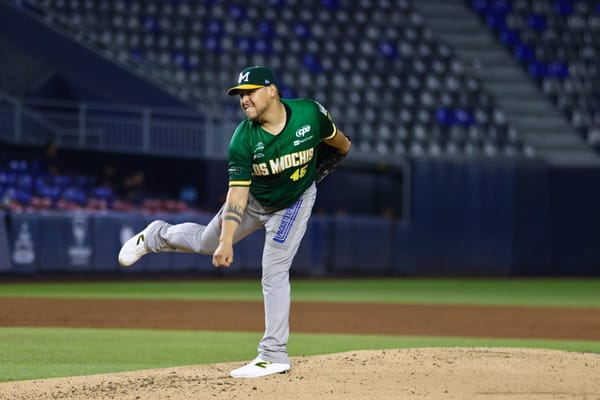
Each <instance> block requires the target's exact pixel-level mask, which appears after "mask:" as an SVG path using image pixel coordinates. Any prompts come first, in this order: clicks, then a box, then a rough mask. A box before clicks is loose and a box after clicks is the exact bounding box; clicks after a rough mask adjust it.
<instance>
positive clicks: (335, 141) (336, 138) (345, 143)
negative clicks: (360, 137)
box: [323, 127, 352, 154]
mask: <svg viewBox="0 0 600 400" xmlns="http://www.w3.org/2000/svg"><path fill="white" fill-rule="evenodd" d="M323 142H324V143H325V144H327V145H328V146H331V147H333V148H335V149H336V150H337V152H338V153H340V154H348V152H349V151H350V147H352V142H350V139H348V136H346V135H344V132H342V131H341V130H340V129H339V128H337V127H336V128H335V133H334V134H333V136H332V137H329V138H326V139H323Z"/></svg>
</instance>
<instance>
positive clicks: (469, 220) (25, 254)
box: [0, 160, 600, 276]
mask: <svg viewBox="0 0 600 400" xmlns="http://www.w3.org/2000/svg"><path fill="white" fill-rule="evenodd" d="M407 177H408V179H406V182H405V185H406V190H405V193H406V198H405V199H404V200H403V201H404V202H406V204H407V208H406V209H407V210H408V213H407V214H406V215H405V216H404V217H403V218H402V219H401V220H400V221H393V220H390V219H386V218H383V217H376V216H359V215H352V214H348V215H339V216H332V215H327V216H324V215H314V216H313V218H312V219H311V221H310V225H309V229H308V231H307V234H306V236H305V238H304V241H303V243H302V246H301V249H300V251H299V254H298V256H297V257H296V261H295V264H294V266H293V270H294V271H295V272H296V273H298V274H302V275H308V276H324V275H389V274H393V275H405V276H432V275H436V276H457V275H459V276H465V275H477V276H513V275H535V276H541V275H554V276H581V275H600V239H599V238H600V235H599V230H600V185H598V182H600V169H599V168H591V167H553V166H548V165H546V164H543V163H537V162H528V163H517V162H489V163H485V164H475V163H472V162H457V161H443V160H434V161H432V160H426V161H425V160H414V161H412V162H411V163H410V167H409V169H408V171H407ZM361 179H364V177H363V178H361ZM343 184H344V185H349V184H352V182H348V179H345V180H344V182H343ZM329 185H330V186H329V188H328V190H329V191H333V192H335V191H336V190H338V189H337V188H336V186H335V185H336V184H335V179H333V178H332V179H331V181H330V183H329ZM346 187H347V186H346ZM340 190H341V189H340ZM357 190H360V188H359V187H358V186H357ZM156 218H161V219H165V220H167V221H169V222H172V223H177V222H183V221H198V222H200V223H205V222H208V220H209V219H210V218H211V215H205V214H180V215H154V216H148V215H143V214H141V213H116V212H106V213H85V212H76V213H73V212H56V211H55V212H44V213H12V212H5V213H4V214H0V221H1V222H0V272H3V273H9V274H11V273H16V274H20V273H22V274H33V273H53V274H55V273H62V272H70V273H73V272H75V273H103V274H106V273H109V274H112V273H115V274H137V273H141V274H145V273H181V272H197V273H200V274H206V275H211V274H231V275H235V274H257V273H259V272H260V261H261V260H260V253H261V252H260V251H259V250H258V249H260V248H262V241H263V237H264V233H263V232H262V231H259V232H256V233H254V234H253V235H251V236H250V237H248V238H247V239H245V240H244V241H242V242H241V243H239V244H238V245H236V251H237V258H236V263H235V265H234V267H232V268H230V269H219V270H215V269H214V268H213V267H212V266H211V260H210V257H207V256H198V255H193V254H176V253H166V254H160V255H151V256H149V257H144V258H143V259H142V260H141V261H140V262H139V263H137V264H136V265H135V266H133V267H132V268H128V269H125V270H123V269H120V268H119V266H118V264H117V259H116V258H117V253H118V250H119V248H120V246H121V243H122V242H123V241H124V240H125V239H126V238H127V237H129V236H130V235H132V234H133V233H134V232H136V231H139V230H140V229H142V228H143V227H144V226H145V225H146V224H147V223H148V222H150V221H151V220H152V219H156Z"/></svg>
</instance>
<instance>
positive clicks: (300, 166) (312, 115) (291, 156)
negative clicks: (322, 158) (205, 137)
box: [229, 99, 337, 209]
mask: <svg viewBox="0 0 600 400" xmlns="http://www.w3.org/2000/svg"><path fill="white" fill-rule="evenodd" d="M281 101H282V102H283V104H284V105H285V106H286V109H287V113H288V119H287V123H286V125H285V127H284V128H283V131H281V132H280V133H279V135H273V134H271V133H269V132H267V131H265V130H264V129H262V128H261V126H260V124H259V123H258V122H253V121H249V120H244V121H242V122H241V123H240V124H239V125H238V127H237V128H236V130H235V132H234V133H233V137H232V138H231V142H230V143H229V186H230V187H231V186H250V193H252V195H253V196H254V197H255V198H256V200H258V201H259V203H260V204H262V205H263V206H264V207H274V208H277V209H282V208H286V207H287V206H289V205H290V204H292V203H294V202H295V201H296V200H298V198H299V197H300V196H301V195H302V193H304V191H305V190H306V189H307V188H308V187H309V186H310V185H311V184H312V183H313V181H314V180H315V175H316V173H317V165H316V163H317V150H316V149H317V146H318V144H319V142H320V141H321V139H328V138H332V137H333V136H335V134H336V132H337V131H336V128H335V125H334V124H333V121H332V120H331V116H330V115H329V113H328V112H327V110H326V109H325V107H323V106H322V105H321V104H319V103H318V102H316V101H314V100H310V99H294V100H289V99H282V100H281Z"/></svg>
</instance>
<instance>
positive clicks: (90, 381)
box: [0, 348, 600, 400]
mask: <svg viewBox="0 0 600 400" xmlns="http://www.w3.org/2000/svg"><path fill="white" fill-rule="evenodd" d="M292 362H293V365H292V371H291V372H290V373H287V374H282V375H275V376H269V377H266V378H259V379H233V378H230V377H229V376H228V374H229V371H230V370H231V369H232V368H236V367H238V366H240V365H241V364H243V363H221V364H212V365H199V366H190V367H177V368H166V369H155V370H143V371H135V372H126V373H118V374H103V375H93V376H80V377H70V378H57V379H46V380H33V381H20V382H7V383H2V384H0V399H2V400H4V399H6V400H8V399H11V400H16V399H23V400H25V399H35V400H39V399H132V400H133V399H144V400H146V399H157V400H158V399H161V400H162V399H172V400H178V399H198V400H203V399H261V400H270V399H276V400H282V399H296V400H304V399H307V400H316V399H344V400H353V399H357V400H358V399H361V400H363V399H381V400H384V399H385V400H389V399H420V400H423V399H456V400H458V399H460V400H466V399H492V400H495V399H506V398H510V399H511V400H526V399H527V400H531V399H535V400H545V399H581V400H583V399H586V400H600V355H598V354H592V353H573V352H565V351H554V350H532V349H508V348H426V349H402V350H378V351H354V352H347V353H338V354H330V355H321V356H311V357H296V358H293V359H292Z"/></svg>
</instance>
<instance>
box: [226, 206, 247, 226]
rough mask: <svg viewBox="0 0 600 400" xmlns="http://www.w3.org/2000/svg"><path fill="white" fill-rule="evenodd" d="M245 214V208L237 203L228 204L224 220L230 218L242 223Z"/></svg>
mask: <svg viewBox="0 0 600 400" xmlns="http://www.w3.org/2000/svg"><path fill="white" fill-rule="evenodd" d="M243 215H244V208H243V207H240V206H236V205H231V206H227V207H226V208H225V212H224V215H223V221H225V220H229V221H234V222H237V223H238V224H241V223H242V216H243Z"/></svg>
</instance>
